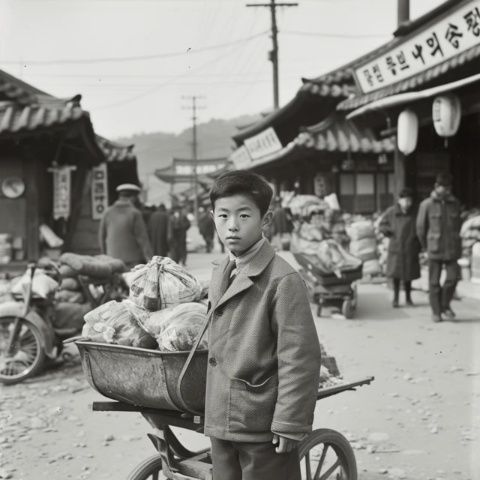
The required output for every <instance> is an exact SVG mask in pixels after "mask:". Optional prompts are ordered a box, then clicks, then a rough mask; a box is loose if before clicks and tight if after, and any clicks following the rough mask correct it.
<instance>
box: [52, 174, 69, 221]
mask: <svg viewBox="0 0 480 480" xmlns="http://www.w3.org/2000/svg"><path fill="white" fill-rule="evenodd" d="M75 169H76V167H74V166H65V167H54V168H50V169H49V171H50V172H52V173H53V219H54V220H58V219H60V218H65V219H67V218H68V217H69V216H70V206H71V202H70V197H71V190H72V170H75Z"/></svg>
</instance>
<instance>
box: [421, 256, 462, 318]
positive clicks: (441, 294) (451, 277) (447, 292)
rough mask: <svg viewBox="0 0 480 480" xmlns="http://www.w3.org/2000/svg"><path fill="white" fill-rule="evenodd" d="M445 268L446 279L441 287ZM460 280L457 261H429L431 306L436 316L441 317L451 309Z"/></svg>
mask: <svg viewBox="0 0 480 480" xmlns="http://www.w3.org/2000/svg"><path fill="white" fill-rule="evenodd" d="M443 266H445V272H446V278H445V282H444V283H443V286H442V285H440V275H441V274H442V268H443ZM457 280H458V264H457V261H456V260H448V261H443V260H429V261H428V285H429V296H430V306H431V308H432V312H433V314H434V315H440V314H441V313H442V312H443V311H444V310H446V309H447V308H450V302H451V301H452V298H453V294H454V293H455V288H456V286H457Z"/></svg>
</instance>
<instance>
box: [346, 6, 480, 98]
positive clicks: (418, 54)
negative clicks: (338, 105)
mask: <svg viewBox="0 0 480 480" xmlns="http://www.w3.org/2000/svg"><path fill="white" fill-rule="evenodd" d="M479 44H480V0H475V1H471V2H470V3H469V4H467V5H464V6H463V7H462V8H459V9H457V10H456V11H455V12H453V13H452V14H451V15H449V16H448V17H446V18H443V19H441V20H439V21H438V22H437V23H436V24H435V25H432V26H431V27H430V28H428V29H426V30H425V31H423V32H422V33H420V34H418V35H416V36H415V37H413V38H410V39H409V40H407V41H405V42H403V43H402V44H400V45H399V46H397V47H396V48H393V49H392V50H390V51H389V52H387V53H385V54H384V55H382V56H380V57H378V58H377V59H375V60H372V61H370V62H369V63H367V64H366V65H363V66H362V67H359V68H357V69H356V70H355V75H356V78H357V81H358V84H359V86H360V88H361V89H362V91H363V92H364V93H369V92H372V91H374V90H377V89H379V88H382V87H385V86H388V85H392V84H394V83H396V82H399V81H401V80H404V79H406V78H409V77H411V76H412V75H415V74H418V73H420V72H422V71H424V70H427V69H428V68H431V67H434V66H435V65H438V64H440V63H442V62H444V61H445V60H448V59H449V58H451V57H453V56H454V55H456V54H458V53H460V52H464V51H466V50H468V49H469V48H471V47H474V46H476V45H479Z"/></svg>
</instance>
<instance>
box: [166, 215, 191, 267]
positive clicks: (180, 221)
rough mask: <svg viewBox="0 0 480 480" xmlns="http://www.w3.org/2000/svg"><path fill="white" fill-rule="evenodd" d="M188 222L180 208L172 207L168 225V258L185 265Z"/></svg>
mask: <svg viewBox="0 0 480 480" xmlns="http://www.w3.org/2000/svg"><path fill="white" fill-rule="evenodd" d="M189 228H190V221H189V220H188V218H187V216H186V215H185V213H184V212H183V209H182V208H181V207H174V208H173V209H172V214H171V215H170V219H169V224H168V244H169V246H170V258H171V259H172V260H173V261H174V262H177V263H181V264H182V265H185V264H186V263H187V230H188V229H189Z"/></svg>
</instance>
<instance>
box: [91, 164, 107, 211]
mask: <svg viewBox="0 0 480 480" xmlns="http://www.w3.org/2000/svg"><path fill="white" fill-rule="evenodd" d="M107 207H108V184H107V164H106V163H102V164H100V165H99V166H98V167H95V168H94V169H93V171H92V218H93V220H100V219H101V218H102V215H103V213H104V212H105V210H106V209H107Z"/></svg>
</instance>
